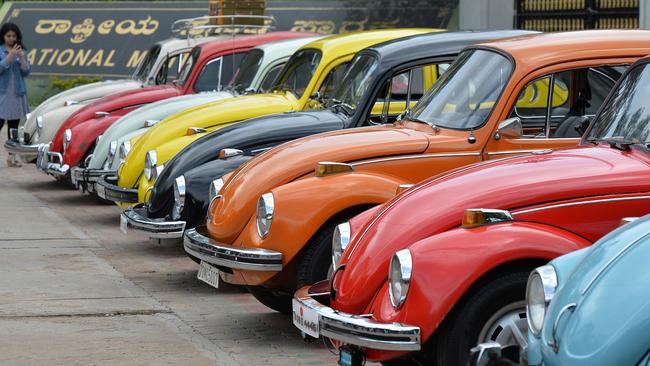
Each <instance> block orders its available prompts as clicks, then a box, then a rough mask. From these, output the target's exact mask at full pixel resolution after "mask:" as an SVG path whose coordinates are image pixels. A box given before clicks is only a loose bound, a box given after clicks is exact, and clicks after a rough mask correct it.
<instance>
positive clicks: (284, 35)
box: [199, 32, 314, 55]
mask: <svg viewBox="0 0 650 366" xmlns="http://www.w3.org/2000/svg"><path fill="white" fill-rule="evenodd" d="M312 35H314V34H313V33H305V32H268V33H264V34H255V35H250V36H242V37H235V38H233V37H227V38H225V39H224V38H219V39H217V40H214V41H209V42H204V43H201V44H200V45H199V46H200V47H201V54H202V55H213V54H215V53H221V52H225V51H229V50H232V49H233V48H253V47H255V46H258V45H261V44H264V43H269V42H273V41H280V40H284V39H293V38H300V37H305V36H312Z"/></svg>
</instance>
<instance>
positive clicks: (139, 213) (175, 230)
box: [121, 204, 185, 239]
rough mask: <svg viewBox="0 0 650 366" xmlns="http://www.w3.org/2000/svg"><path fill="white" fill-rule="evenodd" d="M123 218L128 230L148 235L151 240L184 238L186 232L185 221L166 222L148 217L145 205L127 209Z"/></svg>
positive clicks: (123, 213)
mask: <svg viewBox="0 0 650 366" xmlns="http://www.w3.org/2000/svg"><path fill="white" fill-rule="evenodd" d="M121 216H122V217H121V219H122V220H123V222H125V223H126V229H131V230H133V231H137V232H140V233H143V234H146V235H148V236H149V237H150V238H159V239H168V238H182V237H183V232H184V231H185V221H165V219H158V218H156V219H151V218H149V217H147V208H146V207H145V206H144V204H139V205H136V206H134V207H131V208H127V209H126V210H124V211H123V212H122V214H121Z"/></svg>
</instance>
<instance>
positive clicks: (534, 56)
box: [480, 29, 650, 65]
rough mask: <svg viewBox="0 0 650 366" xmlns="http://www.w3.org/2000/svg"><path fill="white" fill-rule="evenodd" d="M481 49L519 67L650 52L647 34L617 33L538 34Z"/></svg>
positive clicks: (497, 42) (611, 31) (630, 31)
mask: <svg viewBox="0 0 650 366" xmlns="http://www.w3.org/2000/svg"><path fill="white" fill-rule="evenodd" d="M480 46H485V47H490V48H495V49H499V50H501V51H503V52H506V53H508V54H509V55H511V56H512V57H513V58H514V59H515V60H516V62H517V64H518V65H521V64H528V65H540V64H544V65H548V64H554V63H558V62H562V61H569V60H577V59H586V58H599V57H608V58H609V57H616V56H621V57H629V56H630V55H632V54H634V55H639V56H642V55H645V54H647V53H648V48H650V31H648V30H621V29H617V30H586V31H574V32H559V33H540V34H535V35H527V36H520V37H514V38H509V39H506V40H498V41H493V42H488V43H484V44H481V45H480Z"/></svg>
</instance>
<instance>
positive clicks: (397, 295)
mask: <svg viewBox="0 0 650 366" xmlns="http://www.w3.org/2000/svg"><path fill="white" fill-rule="evenodd" d="M412 271H413V258H412V257H411V252H410V251H409V250H408V249H402V250H400V251H398V252H396V253H395V254H393V258H392V259H391V260H390V268H389V269H388V295H389V296H390V302H391V304H393V307H394V308H395V309H397V308H399V307H400V306H402V304H403V303H404V300H406V295H407V294H408V292H409V287H410V286H411V272H412Z"/></svg>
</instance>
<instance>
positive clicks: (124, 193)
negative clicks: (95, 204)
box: [95, 175, 138, 203]
mask: <svg viewBox="0 0 650 366" xmlns="http://www.w3.org/2000/svg"><path fill="white" fill-rule="evenodd" d="M116 183H117V176H114V175H113V176H108V175H103V176H101V177H99V178H98V179H97V181H96V182H95V192H96V193H97V195H98V196H99V197H101V198H103V199H105V200H109V201H113V202H123V203H138V190H137V189H133V188H122V187H120V186H118V185H117V184H116Z"/></svg>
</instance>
